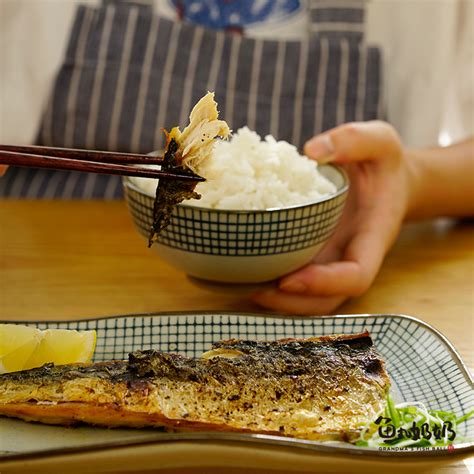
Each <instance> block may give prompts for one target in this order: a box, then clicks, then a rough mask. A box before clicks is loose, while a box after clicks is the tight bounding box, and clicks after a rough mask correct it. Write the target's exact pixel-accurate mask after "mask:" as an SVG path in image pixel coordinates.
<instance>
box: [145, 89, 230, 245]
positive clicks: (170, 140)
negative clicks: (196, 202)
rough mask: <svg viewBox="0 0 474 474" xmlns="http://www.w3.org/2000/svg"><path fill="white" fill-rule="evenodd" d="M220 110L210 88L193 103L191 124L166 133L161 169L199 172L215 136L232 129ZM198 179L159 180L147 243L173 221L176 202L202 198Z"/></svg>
mask: <svg viewBox="0 0 474 474" xmlns="http://www.w3.org/2000/svg"><path fill="white" fill-rule="evenodd" d="M218 117H219V112H218V111H217V103H216V101H215V100H214V93H213V92H208V93H207V94H206V95H205V96H204V97H203V98H202V99H201V100H199V102H198V103H197V104H196V105H195V106H194V108H193V110H192V111H191V114H190V115H189V125H188V126H187V127H185V128H184V130H183V131H182V132H181V130H180V129H179V127H174V128H172V129H171V131H170V132H168V131H166V130H165V131H164V132H165V135H166V145H165V154H164V157H163V164H162V165H161V169H162V170H163V171H171V172H174V173H179V174H188V175H193V174H195V173H199V166H200V165H201V164H202V163H203V162H204V161H205V160H207V159H208V158H209V157H210V156H211V154H212V148H213V146H214V140H215V139H216V137H219V138H228V137H229V135H230V129H229V126H228V125H227V123H226V122H225V121H223V120H218ZM196 184H197V182H189V181H180V180H166V179H164V180H160V181H159V182H158V186H157V188H156V195H155V202H154V205H153V224H152V226H151V229H150V235H149V237H148V247H151V246H152V245H153V243H154V242H157V239H158V236H159V235H160V232H161V231H162V230H163V229H164V228H165V227H166V226H167V225H168V224H169V223H170V220H171V214H172V212H173V208H174V206H176V205H177V204H179V203H180V202H182V201H184V200H186V199H199V198H200V197H201V196H200V194H198V193H197V192H195V191H194V188H195V187H196Z"/></svg>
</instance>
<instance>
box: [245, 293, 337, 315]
mask: <svg viewBox="0 0 474 474" xmlns="http://www.w3.org/2000/svg"><path fill="white" fill-rule="evenodd" d="M345 299H346V298H345V297H343V296H336V297H330V298H324V297H321V298H317V297H314V296H306V295H292V294H289V293H285V292H284V291H280V290H278V289H271V290H265V291H260V292H258V293H255V294H254V295H252V300H253V301H254V302H256V303H257V304H259V305H260V306H263V307H264V308H267V309H271V310H275V311H278V312H281V313H287V314H294V315H307V316H308V315H323V314H330V313H332V312H333V311H334V310H335V309H336V308H337V307H338V306H340V305H341V304H342V303H343V302H344V300H345Z"/></svg>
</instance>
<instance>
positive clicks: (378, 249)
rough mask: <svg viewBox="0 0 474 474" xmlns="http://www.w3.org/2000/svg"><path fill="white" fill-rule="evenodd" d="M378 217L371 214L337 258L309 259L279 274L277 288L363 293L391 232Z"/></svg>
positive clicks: (333, 293) (323, 293) (321, 293)
mask: <svg viewBox="0 0 474 474" xmlns="http://www.w3.org/2000/svg"><path fill="white" fill-rule="evenodd" d="M381 217H382V218H383V216H381ZM380 220H381V219H380V218H376V217H374V218H373V219H372V220H371V222H370V225H364V226H362V227H360V228H359V229H358V230H357V232H356V234H355V235H354V237H353V238H352V240H351V241H350V242H349V243H348V245H347V248H346V249H345V251H344V255H343V259H342V260H341V261H335V262H330V263H326V264H317V263H311V264H309V265H307V266H306V267H304V268H302V269H300V270H298V271H296V272H294V273H293V274H291V275H288V276H286V277H285V278H283V279H282V280H281V281H280V283H279V288H280V289H281V290H283V291H285V292H289V293H297V294H305V295H308V296H309V295H313V296H318V297H320V296H325V297H327V296H346V297H349V296H350V297H352V296H360V295H361V294H363V293H364V292H365V291H367V290H368V288H369V287H370V285H371V284H372V282H373V280H374V278H375V276H376V274H377V272H378V270H379V268H380V266H381V264H382V261H383V258H384V256H385V252H386V250H387V249H388V247H389V246H390V245H391V243H392V238H391V236H392V235H394V234H395V232H394V230H393V229H387V228H386V227H384V226H383V225H381V222H380ZM369 221H370V220H369Z"/></svg>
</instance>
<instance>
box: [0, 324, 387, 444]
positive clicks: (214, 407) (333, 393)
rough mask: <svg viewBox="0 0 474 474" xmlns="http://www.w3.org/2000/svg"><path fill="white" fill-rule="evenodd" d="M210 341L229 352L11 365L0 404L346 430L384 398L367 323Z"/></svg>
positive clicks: (329, 434) (299, 432)
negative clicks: (317, 333) (23, 367)
mask: <svg viewBox="0 0 474 474" xmlns="http://www.w3.org/2000/svg"><path fill="white" fill-rule="evenodd" d="M213 349H214V350H215V351H216V353H220V354H223V353H225V350H228V351H230V352H231V353H232V354H233V356H232V358H226V357H222V356H219V355H217V356H215V357H212V358H209V359H191V358H187V357H184V356H181V355H178V354H167V353H163V352H160V351H156V350H147V351H137V352H133V353H131V354H130V356H129V361H128V362H126V361H115V362H106V363H98V364H90V365H74V366H57V367H55V366H51V365H48V366H44V367H42V368H39V369H33V370H30V371H25V372H17V373H12V374H5V375H3V376H1V377H0V387H1V392H0V414H5V415H9V416H18V417H20V418H25V419H33V420H37V421H43V422H52V423H69V424H70V423H74V422H77V421H83V422H87V423H92V424H95V425H103V426H163V427H165V428H166V429H168V430H174V429H188V430H193V429H210V430H230V431H242V432H247V431H249V432H260V433H273V434H275V433H277V434H280V435H286V436H293V437H298V438H306V439H339V440H346V439H350V438H351V437H352V436H353V435H354V436H355V434H356V433H357V431H358V427H359V426H360V424H361V423H365V422H367V421H369V420H370V419H372V418H373V416H374V415H375V414H376V413H377V412H378V411H379V410H380V409H382V408H383V407H384V404H385V399H386V394H387V391H388V388H389V379H388V376H387V374H386V372H385V369H384V363H383V361H382V359H381V357H380V356H379V354H378V353H377V351H376V350H375V348H374V346H373V344H372V340H371V338H370V336H369V334H368V333H362V334H359V335H351V336H344V335H339V336H326V337H321V338H311V339H299V340H298V339H284V340H279V341H272V342H261V341H242V340H236V339H233V340H230V341H221V342H218V343H216V344H214V346H213ZM223 349H225V350H224V351H223ZM236 354H241V355H240V356H236Z"/></svg>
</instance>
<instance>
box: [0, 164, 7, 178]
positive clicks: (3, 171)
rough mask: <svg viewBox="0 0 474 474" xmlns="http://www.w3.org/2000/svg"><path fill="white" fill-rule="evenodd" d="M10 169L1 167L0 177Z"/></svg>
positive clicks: (4, 166)
mask: <svg viewBox="0 0 474 474" xmlns="http://www.w3.org/2000/svg"><path fill="white" fill-rule="evenodd" d="M7 169H8V165H0V176H3V175H4V174H5V173H6V172H7Z"/></svg>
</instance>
